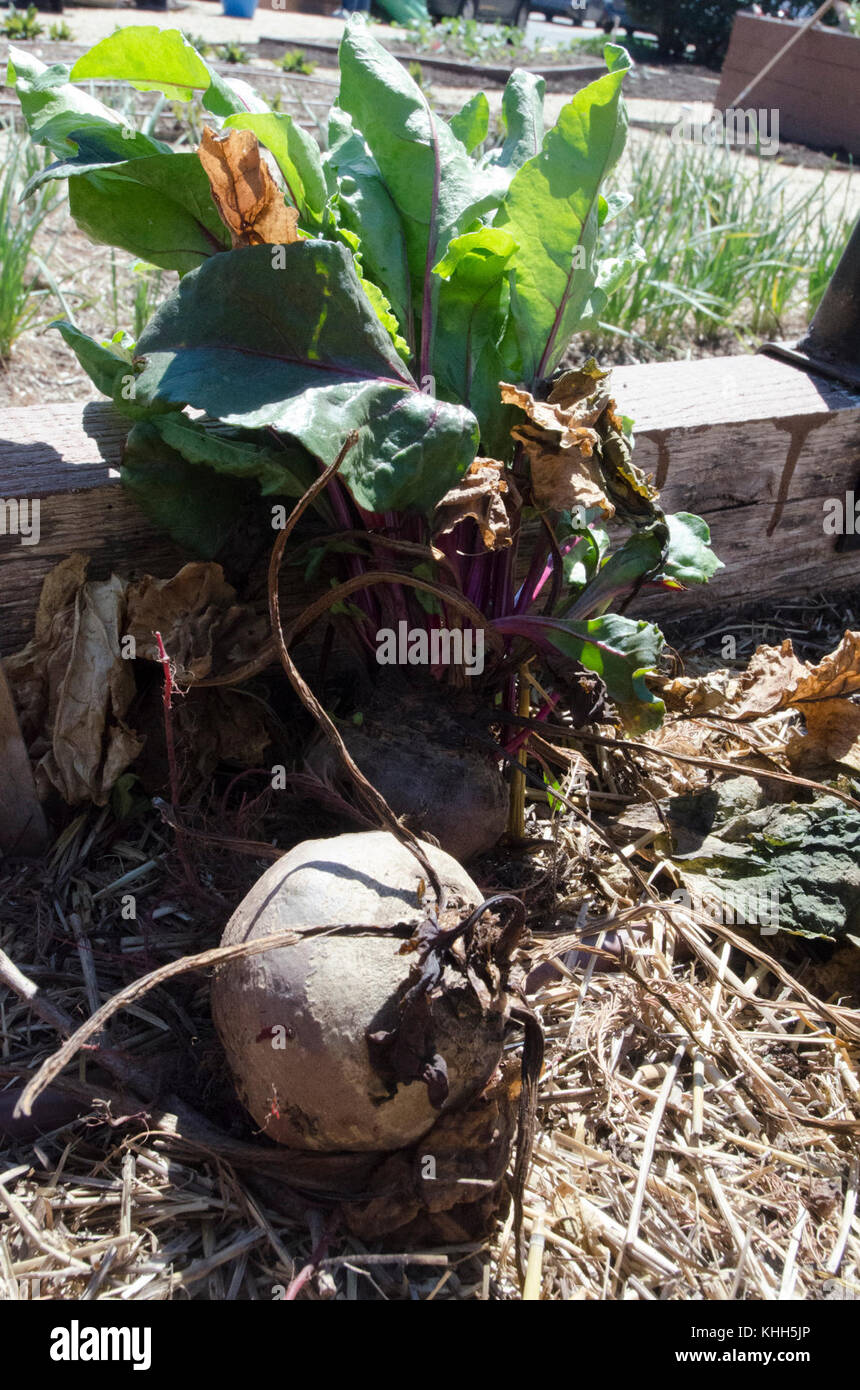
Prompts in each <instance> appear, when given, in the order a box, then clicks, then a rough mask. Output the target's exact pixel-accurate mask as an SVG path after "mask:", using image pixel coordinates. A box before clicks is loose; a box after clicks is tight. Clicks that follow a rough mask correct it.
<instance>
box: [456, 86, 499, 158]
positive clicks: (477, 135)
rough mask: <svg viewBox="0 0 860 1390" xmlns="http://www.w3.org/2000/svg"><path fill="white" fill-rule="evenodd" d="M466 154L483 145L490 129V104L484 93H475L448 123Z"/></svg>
mask: <svg viewBox="0 0 860 1390" xmlns="http://www.w3.org/2000/svg"><path fill="white" fill-rule="evenodd" d="M449 124H450V126H451V130H452V132H453V133H454V135H456V137H457V139H458V140H459V141H460V144H461V145H462V146H463V147H464V149H465V151H466V153H467V154H473V153H474V151H475V150H476V149H477V148H478V146H479V145H483V143H484V141H485V140H486V138H487V132H488V131H489V129H490V103H489V102H488V101H487V98H486V95H485V94H484V92H476V93H475V95H474V96H473V97H470V98H469V100H468V101H467V102H466V103H465V104H464V105H463V107H462V108H461V110H459V111H458V112H457V114H456V116H452V117H451V120H450V122H449Z"/></svg>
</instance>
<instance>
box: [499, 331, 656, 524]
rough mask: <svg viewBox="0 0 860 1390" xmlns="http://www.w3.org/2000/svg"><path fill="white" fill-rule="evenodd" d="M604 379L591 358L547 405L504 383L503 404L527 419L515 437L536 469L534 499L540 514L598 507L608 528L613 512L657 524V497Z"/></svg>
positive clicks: (567, 376) (563, 380) (560, 383)
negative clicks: (635, 456) (638, 462)
mask: <svg viewBox="0 0 860 1390" xmlns="http://www.w3.org/2000/svg"><path fill="white" fill-rule="evenodd" d="M607 377H608V373H607V372H602V371H600V369H599V368H598V367H597V365H596V363H595V361H594V359H593V358H589V359H588V361H587V362H586V363H585V365H584V366H583V367H580V368H579V369H578V370H576V371H571V372H565V373H564V374H563V375H562V376H560V377H559V379H558V380H557V381H556V382H555V384H554V385H553V388H552V391H551V392H550V394H549V397H548V399H547V400H546V401H539V400H535V398H534V396H533V395H532V394H531V393H530V392H529V391H525V390H523V389H522V388H521V387H517V386H510V385H508V384H506V383H504V382H503V383H501V394H502V401H503V403H504V404H505V405H516V406H519V407H520V409H521V410H523V411H525V413H526V415H527V416H528V417H529V419H528V423H526V424H520V425H515V426H514V428H513V430H512V431H511V433H512V434H513V436H514V438H515V439H516V440H518V441H519V442H520V443H521V444H522V445H523V448H524V449H525V452H526V456H527V458H528V460H529V463H530V466H531V486H532V497H533V500H534V502H535V504H536V505H537V506H538V507H548V508H551V509H552V510H555V511H562V510H565V509H566V508H569V507H585V508H591V507H595V508H598V509H599V510H600V512H601V513H602V515H603V517H604V518H605V519H606V520H608V519H609V518H610V517H612V516H614V515H615V513H616V512H617V513H618V515H619V517H620V518H622V519H624V520H627V521H634V522H636V523H641V522H643V521H648V520H654V519H655V518H657V517H658V516H659V515H660V512H659V509H658V508H657V506H656V501H657V493H656V492H655V490H654V489H653V488H652V487H651V485H650V483H649V482H648V480H647V479H646V478H645V476H644V474H642V473H641V472H640V471H639V469H638V468H636V467H635V466H634V464H633V462H632V453H631V448H630V443H629V441H628V440H627V439H626V438H625V435H624V431H623V428H622V422H621V420H620V419H619V418H618V415H617V414H616V411H615V402H614V401H613V400H612V398H611V396H610V394H609V389H608V386H607V385H606V384H605V379H606V378H607Z"/></svg>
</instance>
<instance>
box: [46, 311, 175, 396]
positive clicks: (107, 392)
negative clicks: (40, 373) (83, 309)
mask: <svg viewBox="0 0 860 1390" xmlns="http://www.w3.org/2000/svg"><path fill="white" fill-rule="evenodd" d="M51 326H52V327H53V328H56V329H58V330H59V332H60V334H61V335H62V337H63V340H64V341H65V342H66V343H67V345H68V346H69V347H70V348H71V349H72V352H73V353H74V354H75V356H76V357H77V359H78V361H79V362H80V364H81V366H82V367H83V369H84V371H85V372H86V374H87V376H88V377H89V378H90V380H91V381H92V383H93V385H94V386H95V387H96V388H97V389H98V390H99V391H101V393H102V395H103V396H109V397H110V399H111V400H112V401H113V403H114V405H115V406H116V408H117V410H119V411H121V412H122V414H123V415H125V416H127V417H128V419H130V420H140V419H143V418H145V417H147V416H150V415H156V414H160V413H161V412H162V411H165V410H167V411H175V410H176V409H177V407H176V406H174V405H170V404H168V403H166V402H164V401H160V400H159V399H158V398H156V397H153V398H151V399H150V400H149V401H148V402H147V403H146V404H145V405H143V404H141V403H140V402H139V401H138V399H137V381H138V373H137V369H136V367H135V365H134V362H133V361H132V360H131V358H130V355H129V353H128V352H125V351H123V350H122V348H119V347H114V348H113V350H112V348H111V347H106V346H105V345H104V344H103V343H97V342H95V340H94V339H93V338H90V337H88V336H87V334H86V333H82V332H81V330H80V329H79V328H76V327H75V325H74V324H72V323H68V322H66V320H65V319H56V320H55V322H54V323H53V324H52V325H51Z"/></svg>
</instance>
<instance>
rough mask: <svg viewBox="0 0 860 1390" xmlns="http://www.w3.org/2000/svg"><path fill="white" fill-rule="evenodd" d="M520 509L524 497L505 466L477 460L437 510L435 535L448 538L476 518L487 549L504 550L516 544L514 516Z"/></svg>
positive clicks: (494, 460) (481, 459)
mask: <svg viewBox="0 0 860 1390" xmlns="http://www.w3.org/2000/svg"><path fill="white" fill-rule="evenodd" d="M519 505H520V495H519V493H518V492H517V489H516V485H515V484H514V480H513V477H512V475H511V474H510V473H509V472H508V471H507V470H506V468H505V466H504V464H503V463H498V462H497V461H496V459H487V458H476V459H475V460H474V462H473V463H472V464H471V465H470V466H469V469H468V470H467V472H466V474H465V476H464V477H463V478H461V480H460V482H459V483H458V484H457V486H456V487H453V488H452V489H451V491H450V492H446V493H445V496H444V497H443V498H442V500H441V502H440V503H439V505H438V506H437V508H436V514H435V516H434V518H433V531H434V534H435V535H440V534H441V535H444V534H447V532H449V531H453V529H454V527H455V526H457V525H458V523H459V522H461V521H464V520H465V519H466V517H472V518H473V519H474V520H475V521H477V523H478V527H479V529H480V532H481V539H482V540H483V542H484V545H485V546H486V547H487V549H488V550H503V549H504V548H505V547H506V546H509V545H510V544H511V540H512V537H511V518H510V512H511V510H512V509H514V508H517V507H519Z"/></svg>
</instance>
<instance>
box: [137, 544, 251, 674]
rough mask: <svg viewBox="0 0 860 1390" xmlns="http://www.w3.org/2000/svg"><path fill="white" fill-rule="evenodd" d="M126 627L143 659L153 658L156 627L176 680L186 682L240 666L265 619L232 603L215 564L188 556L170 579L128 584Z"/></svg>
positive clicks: (231, 593) (146, 578)
mask: <svg viewBox="0 0 860 1390" xmlns="http://www.w3.org/2000/svg"><path fill="white" fill-rule="evenodd" d="M126 632H127V633H128V634H130V635H131V636H132V637H133V638H134V640H135V645H136V649H137V656H139V657H144V658H145V659H146V660H148V661H158V659H159V655H158V647H157V643H156V640H155V635H154V634H155V633H156V632H160V633H161V636H162V640H163V642H164V646H165V650H166V651H167V654H168V656H169V657H170V660H171V662H172V664H173V666H174V670H175V673H176V679H177V680H178V682H179V684H180V685H188V684H190V683H192V682H193V681H197V680H204V679H205V678H206V677H207V676H208V675H210V674H211V672H212V671H213V669H218V670H224V669H232V668H233V667H234V666H240V665H242V663H243V662H245V661H247V660H248V659H249V658H250V657H251V656H252V655H253V654H254V653H255V652H256V651H258V650H259V647H260V645H261V643H262V641H263V640H264V638H265V633H266V624H265V620H264V619H260V618H257V617H256V616H255V614H254V613H253V611H252V610H251V609H249V608H248V607H246V606H245V605H243V604H240V603H237V602H236V591H235V589H234V588H233V587H232V585H230V584H228V583H227V581H226V580H225V578H224V572H223V570H222V569H221V566H220V565H216V564H213V563H210V562H208V561H194V562H192V563H191V564H188V565H184V566H183V567H182V569H181V570H180V571H179V572H178V574H175V575H174V576H173V577H172V578H171V579H154V578H153V577H152V575H144V577H143V578H142V579H140V580H137V581H136V582H135V583H133V584H130V585H129V588H128V620H127V624H126Z"/></svg>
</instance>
